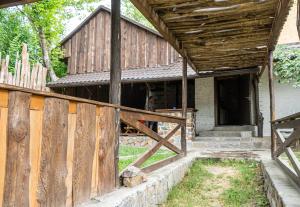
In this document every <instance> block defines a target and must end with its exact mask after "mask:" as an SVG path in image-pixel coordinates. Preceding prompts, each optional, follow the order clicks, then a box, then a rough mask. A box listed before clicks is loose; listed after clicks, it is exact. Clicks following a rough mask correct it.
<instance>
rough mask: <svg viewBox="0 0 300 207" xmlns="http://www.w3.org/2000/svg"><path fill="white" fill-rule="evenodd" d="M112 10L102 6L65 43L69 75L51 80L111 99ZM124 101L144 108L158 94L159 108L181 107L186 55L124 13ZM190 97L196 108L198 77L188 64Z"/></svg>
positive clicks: (58, 86) (68, 90)
mask: <svg viewBox="0 0 300 207" xmlns="http://www.w3.org/2000/svg"><path fill="white" fill-rule="evenodd" d="M110 22H111V15H110V10H109V9H108V8H106V7H103V6H100V7H99V8H98V9H97V10H95V11H94V12H93V13H92V14H91V15H90V16H89V17H88V18H87V19H86V20H84V21H83V22H82V23H81V24H80V25H79V26H78V27H77V28H76V29H75V30H74V31H73V32H71V33H70V34H69V35H68V36H66V37H65V38H64V39H63V40H62V42H61V44H62V47H63V48H64V51H65V61H66V63H67V65H68V75H67V76H66V77H64V78H61V79H59V80H58V81H56V82H52V83H49V84H48V86H49V87H51V88H52V89H53V90H54V91H56V92H60V93H64V94H67V95H72V96H77V97H81V98H88V99H93V100H97V101H103V102H108V99H109V80H110V75H109V74H110V72H109V71H110V55H111V54H110V53H111V51H110V38H111V33H110V32H111V28H110V27H111V23H110ZM121 31H122V35H121V67H122V71H123V74H122V83H123V84H122V105H124V106H129V107H134V108H139V109H144V108H145V104H146V101H147V97H149V96H154V97H155V99H156V102H155V104H156V107H155V108H157V109H164V108H170V109H172V108H181V88H182V87H181V76H182V72H181V70H182V59H181V57H180V55H179V54H178V53H177V52H176V50H174V48H173V47H172V46H171V45H170V44H169V43H168V42H167V41H166V40H164V39H163V37H162V36H161V35H160V34H159V33H158V32H157V31H155V30H154V29H151V28H148V27H145V26H144V25H142V24H140V23H137V22H135V21H133V20H131V19H129V18H127V17H125V16H122V17H121ZM188 76H189V78H190V80H189V97H190V99H189V103H188V106H189V107H190V108H194V102H195V101H194V94H195V93H194V80H193V79H194V78H195V77H196V73H195V72H194V71H193V70H192V69H191V68H189V69H188Z"/></svg>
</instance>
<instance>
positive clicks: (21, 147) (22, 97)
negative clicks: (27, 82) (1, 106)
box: [4, 92, 31, 207]
mask: <svg viewBox="0 0 300 207" xmlns="http://www.w3.org/2000/svg"><path fill="white" fill-rule="evenodd" d="M30 96H31V95H30V94H28V93H22V92H10V93H9V102H8V125H7V127H8V130H7V153H6V171H5V183H4V185H5V189H4V206H25V207H26V206H29V173H30V165H29V144H30V140H29V139H30V122H29V121H28V118H29V117H30V110H29V105H30Z"/></svg>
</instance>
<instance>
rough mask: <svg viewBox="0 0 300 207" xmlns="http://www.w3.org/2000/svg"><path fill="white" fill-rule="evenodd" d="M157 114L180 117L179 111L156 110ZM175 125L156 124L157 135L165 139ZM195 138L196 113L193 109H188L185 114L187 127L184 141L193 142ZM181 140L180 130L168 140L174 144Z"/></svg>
mask: <svg viewBox="0 0 300 207" xmlns="http://www.w3.org/2000/svg"><path fill="white" fill-rule="evenodd" d="M157 112H159V113H163V114H166V115H170V116H176V117H182V113H181V109H165V110H157ZM176 126H177V124H173V123H164V122H159V123H158V134H159V135H160V136H162V137H166V136H167V134H168V133H170V132H171V131H172V130H173V129H174V128H175V127H176ZM195 136H196V111H195V110H194V109H188V112H187V127H186V139H187V140H193V139H194V138H195ZM180 139H181V129H179V130H178V131H177V132H176V133H175V135H174V136H173V137H172V138H171V139H170V140H171V141H173V142H174V143H175V144H178V143H180Z"/></svg>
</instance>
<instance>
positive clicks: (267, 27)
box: [131, 0, 293, 72]
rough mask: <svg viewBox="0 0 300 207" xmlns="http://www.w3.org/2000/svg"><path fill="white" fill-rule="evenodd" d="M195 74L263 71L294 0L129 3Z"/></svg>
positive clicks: (152, 0)
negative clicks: (183, 59) (259, 69)
mask: <svg viewBox="0 0 300 207" xmlns="http://www.w3.org/2000/svg"><path fill="white" fill-rule="evenodd" d="M131 2H132V3H133V4H134V5H135V6H136V7H137V8H138V9H139V10H140V11H141V12H142V14H143V15H144V16H145V17H146V18H147V19H148V20H149V21H150V22H151V23H152V24H153V25H154V26H155V28H156V29H157V30H158V31H159V32H160V33H161V34H162V35H163V37H164V38H165V39H166V40H168V41H169V42H170V44H172V46H173V47H174V48H175V49H176V50H177V51H178V52H179V53H180V54H181V55H182V56H183V57H186V58H187V61H188V63H189V64H190V65H191V67H192V68H193V69H194V70H195V71H196V72H200V71H217V72H221V71H224V70H236V69H242V68H252V67H255V66H262V65H264V64H266V63H267V61H268V51H272V50H274V47H275V45H276V43H277V40H278V37H279V35H280V32H281V28H282V27H283V24H284V22H285V19H286V17H287V15H288V11H289V8H290V6H291V5H292V3H293V1H292V0H224V1H223V0H222V1H219V0H131Z"/></svg>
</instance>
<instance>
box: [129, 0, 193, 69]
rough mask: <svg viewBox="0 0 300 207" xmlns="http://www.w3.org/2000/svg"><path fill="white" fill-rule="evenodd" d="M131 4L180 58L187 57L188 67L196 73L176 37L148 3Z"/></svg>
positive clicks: (141, 1) (134, 1)
mask: <svg viewBox="0 0 300 207" xmlns="http://www.w3.org/2000/svg"><path fill="white" fill-rule="evenodd" d="M131 2H132V4H133V5H134V6H135V7H136V8H137V9H138V10H139V11H140V12H141V13H142V14H143V15H144V16H145V17H146V19H148V21H149V22H150V23H151V24H152V25H153V26H154V27H155V28H156V29H157V31H158V32H159V33H160V34H161V35H162V36H163V37H164V39H165V40H167V41H168V42H169V43H170V44H171V45H172V46H173V47H174V49H175V50H176V51H177V52H178V53H179V54H180V55H181V56H182V57H187V61H188V63H189V65H190V66H191V67H192V68H193V69H194V70H195V71H196V67H195V65H194V64H193V62H192V61H191V60H190V58H188V56H187V52H186V50H185V49H184V48H183V47H181V46H182V44H181V42H179V41H178V39H177V38H176V36H175V35H174V34H173V33H172V32H171V31H170V30H169V29H168V27H167V25H166V24H165V22H164V21H163V20H162V19H161V18H160V17H159V15H158V14H157V13H156V12H155V10H154V9H153V8H152V7H151V6H150V5H149V4H148V2H147V1H146V0H131Z"/></svg>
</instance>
